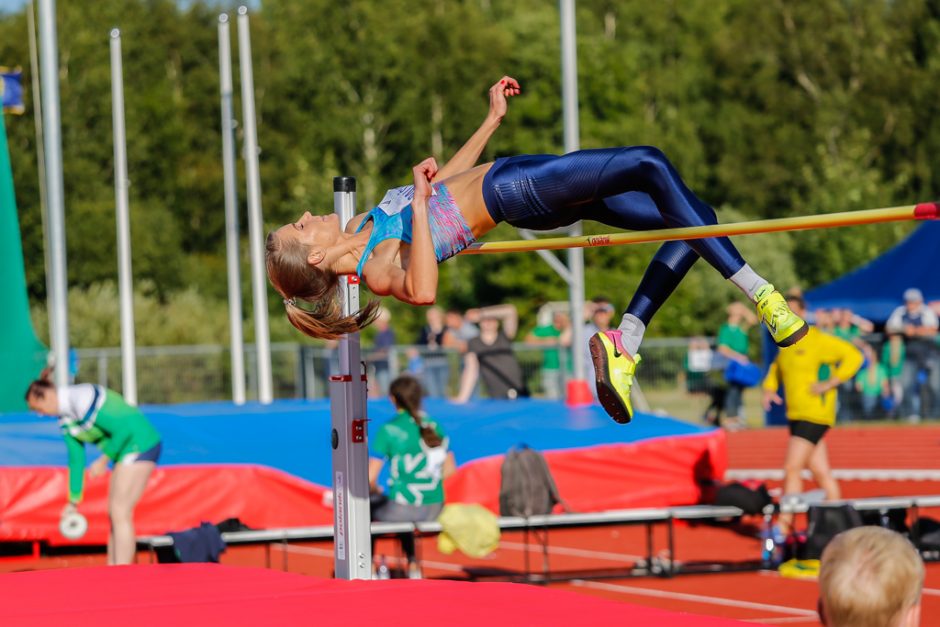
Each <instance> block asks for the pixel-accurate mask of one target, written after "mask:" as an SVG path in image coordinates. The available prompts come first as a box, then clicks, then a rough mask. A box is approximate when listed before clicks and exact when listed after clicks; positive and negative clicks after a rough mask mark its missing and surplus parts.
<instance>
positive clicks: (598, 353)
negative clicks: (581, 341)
mask: <svg viewBox="0 0 940 627" xmlns="http://www.w3.org/2000/svg"><path fill="white" fill-rule="evenodd" d="M590 347H591V360H592V361H593V362H594V378H595V379H596V385H597V400H599V401H600V402H601V405H602V406H603V407H604V410H605V411H606V412H607V413H608V414H609V415H610V417H611V418H613V419H614V420H615V421H617V422H619V423H620V424H626V423H628V422H630V420H631V419H632V418H633V403H631V402H630V388H632V387H633V375H634V373H636V366H637V364H638V363H640V355H639V354H637V355H636V356H634V357H630V355H628V354H627V352H626V351H625V350H624V348H623V344H621V342H620V331H616V330H615V331H604V332H601V333H595V334H594V335H593V336H592V337H591V340H590Z"/></svg>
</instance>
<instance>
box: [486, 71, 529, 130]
mask: <svg viewBox="0 0 940 627" xmlns="http://www.w3.org/2000/svg"><path fill="white" fill-rule="evenodd" d="M521 91H522V88H521V87H519V81H517V80H516V79H514V78H513V77H511V76H504V77H502V78H501V79H499V82H497V83H496V84H495V85H493V86H492V87H490V117H491V118H493V119H494V120H496V121H497V122H501V121H502V119H503V117H505V116H506V110H507V109H508V107H509V105H508V103H507V100H508V99H509V98H512V97H513V96H518V95H519V93H520V92H521Z"/></svg>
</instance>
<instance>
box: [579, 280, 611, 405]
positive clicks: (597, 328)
mask: <svg viewBox="0 0 940 627" xmlns="http://www.w3.org/2000/svg"><path fill="white" fill-rule="evenodd" d="M586 305H587V307H586V309H587V313H588V322H587V323H586V324H585V325H584V335H583V337H594V334H595V333H599V332H601V331H608V330H610V321H611V320H612V319H613V317H614V306H613V304H611V302H610V300H608V299H607V298H606V297H605V296H595V297H594V298H592V299H591V302H590V303H586ZM582 350H583V351H584V368H585V374H587V376H588V377H589V378H588V380H589V381H594V380H596V378H597V377H596V376H595V373H594V360H593V359H592V358H591V348H590V346H589V345H588V343H587V342H585V343H584V347H583V348H582ZM591 392H592V393H593V394H594V398H595V399H597V390H596V389H595V388H594V386H591Z"/></svg>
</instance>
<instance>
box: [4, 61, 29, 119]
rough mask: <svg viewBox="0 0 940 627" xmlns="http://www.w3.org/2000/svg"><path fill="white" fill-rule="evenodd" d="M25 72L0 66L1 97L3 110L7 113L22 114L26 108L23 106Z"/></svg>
mask: <svg viewBox="0 0 940 627" xmlns="http://www.w3.org/2000/svg"><path fill="white" fill-rule="evenodd" d="M22 79H23V72H21V71H20V70H9V69H7V68H5V67H0V99H2V101H3V110H4V111H5V112H7V113H16V114H17V115H20V114H22V113H23V112H24V111H25V110H26V108H25V107H24V106H23V85H22Z"/></svg>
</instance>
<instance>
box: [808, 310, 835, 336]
mask: <svg viewBox="0 0 940 627" xmlns="http://www.w3.org/2000/svg"><path fill="white" fill-rule="evenodd" d="M813 317H814V320H815V323H816V328H817V329H819V330H820V331H822V332H823V333H829V334H832V332H833V331H834V330H835V321H834V320H833V317H832V312H831V311H830V310H828V309H817V310H816V312H815V314H814V316H813Z"/></svg>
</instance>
